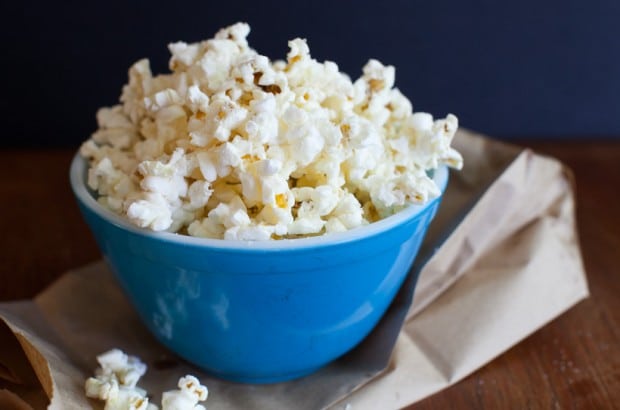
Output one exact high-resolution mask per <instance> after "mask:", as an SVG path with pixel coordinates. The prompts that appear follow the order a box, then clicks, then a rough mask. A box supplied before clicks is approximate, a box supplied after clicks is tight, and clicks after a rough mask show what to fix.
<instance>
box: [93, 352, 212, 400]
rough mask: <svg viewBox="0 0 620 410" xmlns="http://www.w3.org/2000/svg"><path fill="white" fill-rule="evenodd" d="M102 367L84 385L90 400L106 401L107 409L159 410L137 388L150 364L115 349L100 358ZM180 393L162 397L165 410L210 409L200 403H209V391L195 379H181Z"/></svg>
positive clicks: (174, 392)
mask: <svg viewBox="0 0 620 410" xmlns="http://www.w3.org/2000/svg"><path fill="white" fill-rule="evenodd" d="M97 361H98V362H99V364H100V366H101V367H99V368H98V369H97V370H96V372H95V373H96V376H95V377H89V378H88V379H87V380H86V383H85V384H84V392H85V394H86V397H90V398H93V399H97V400H102V401H105V407H104V410H158V409H159V407H157V406H156V405H155V404H153V403H150V402H149V398H148V395H147V392H146V390H144V389H141V388H140V387H137V386H136V383H137V382H138V379H139V378H140V377H142V376H143V375H144V373H145V372H146V365H145V364H144V363H142V361H140V359H139V358H137V357H135V356H128V355H126V354H125V353H124V352H122V351H121V350H119V349H112V350H109V351H107V352H105V353H102V354H101V355H99V356H97ZM177 387H178V389H177V390H169V391H166V392H163V394H162V401H161V404H162V410H206V408H205V407H204V406H203V405H202V404H199V402H204V401H205V400H207V397H208V395H209V390H208V389H207V386H203V385H202V384H201V383H200V380H198V379H197V378H196V377H195V376H192V375H186V376H183V377H181V378H180V379H179V381H178V383H177Z"/></svg>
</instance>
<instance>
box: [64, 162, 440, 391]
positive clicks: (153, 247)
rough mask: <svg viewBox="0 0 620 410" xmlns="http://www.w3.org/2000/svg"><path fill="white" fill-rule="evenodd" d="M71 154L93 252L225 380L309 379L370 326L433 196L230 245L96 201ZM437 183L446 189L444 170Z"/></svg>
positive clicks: (415, 245) (146, 310) (187, 350)
mask: <svg viewBox="0 0 620 410" xmlns="http://www.w3.org/2000/svg"><path fill="white" fill-rule="evenodd" d="M87 169H88V163H87V161H86V160H85V159H83V158H82V157H80V156H79V155H76V156H75V158H74V159H73V162H72V164H71V171H70V179H71V186H72V188H73V192H74V194H75V196H76V198H77V202H78V204H79V207H80V210H81V212H82V214H83V216H84V218H85V220H86V222H87V223H88V225H89V226H90V229H91V230H92V233H93V234H94V236H95V238H96V241H97V243H98V245H99V247H100V249H101V252H102V254H103V256H104V258H105V260H106V261H107V263H108V264H109V266H110V268H111V270H112V271H113V272H114V274H115V276H116V278H117V279H118V282H119V283H120V285H121V287H122V288H123V290H124V291H125V293H126V295H127V296H128V298H129V300H130V301H131V303H132V304H133V306H134V307H135V309H136V311H137V312H138V314H139V316H140V318H141V319H142V321H143V322H144V324H145V325H146V326H147V327H148V328H149V329H150V331H151V332H152V333H153V334H154V335H155V336H156V338H157V339H158V340H159V341H160V342H161V343H163V344H164V345H165V346H167V347H168V348H169V349H170V350H172V351H173V352H175V353H176V354H178V355H179V356H181V357H183V358H184V359H186V360H187V361H189V362H190V363H193V364H195V365H197V366H199V367H200V368H202V369H204V370H206V371H208V372H209V373H211V374H213V375H215V376H218V377H221V378H224V379H228V380H232V381H238V382H249V383H268V382H278V381H285V380H290V379H294V378H297V377H301V376H304V375H307V374H309V373H311V372H313V371H315V370H317V369H318V368H320V367H322V366H324V365H325V364H327V363H329V362H331V361H332V360H334V359H336V358H338V357H339V356H341V355H343V354H344V353H346V352H347V351H349V350H351V349H352V348H353V347H355V346H356V345H357V344H358V343H359V342H360V341H361V340H362V339H363V338H364V337H365V336H366V335H367V334H368V333H369V332H370V331H371V330H372V329H373V327H374V326H375V325H376V324H377V322H378V321H379V319H380V318H381V316H382V315H383V313H384V312H385V311H386V309H387V307H388V305H389V304H390V302H391V301H392V299H393V298H394V296H395V294H396V292H397V291H398V289H399V287H400V286H401V284H402V282H403V280H404V279H405V276H406V275H407V273H408V271H409V269H410V267H411V264H412V262H413V259H414V258H415V256H416V253H417V252H418V249H419V247H420V244H421V242H422V239H423V238H424V235H425V233H426V230H427V228H428V225H429V223H430V222H431V220H432V219H433V216H434V215H435V212H436V210H437V207H438V206H439V203H440V199H441V197H439V198H435V199H433V200H431V201H430V202H428V203H426V204H425V205H420V206H418V205H416V206H409V207H408V208H406V209H405V210H403V211H401V212H399V213H397V214H395V215H393V216H390V217H388V218H385V219H383V220H381V221H378V222H375V223H371V224H369V225H366V226H363V227H360V228H357V229H353V230H350V231H348V232H343V233H333V234H327V235H322V236H317V237H310V238H302V239H288V240H277V241H275V240H274V241H260V242H244V241H228V240H218V239H203V238H195V237H190V236H185V235H179V234H174V233H165V232H164V233H162V232H152V231H149V230H146V229H141V228H138V227H136V226H134V225H133V224H131V223H130V222H128V221H127V220H126V219H124V218H123V217H122V216H119V215H117V214H115V213H113V212H111V211H109V210H107V209H105V208H104V207H102V206H101V205H99V204H98V203H97V201H96V200H95V198H94V196H93V193H92V192H91V191H89V189H88V187H87V184H86V180H87V179H86V176H87ZM434 179H435V181H436V182H437V184H438V186H439V187H440V188H441V190H442V192H443V191H444V189H445V187H446V184H447V179H448V171H447V169H446V168H440V169H438V170H436V171H435V173H434Z"/></svg>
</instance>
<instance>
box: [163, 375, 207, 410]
mask: <svg viewBox="0 0 620 410" xmlns="http://www.w3.org/2000/svg"><path fill="white" fill-rule="evenodd" d="M178 387H179V389H178V390H170V391H167V392H164V393H163V395H162V399H161V405H162V410H206V408H205V406H203V405H201V404H198V402H201V401H205V400H207V396H208V395H209V390H208V389H207V387H206V386H203V385H202V384H200V381H199V380H198V379H197V378H196V377H194V376H191V375H187V376H185V377H181V378H180V379H179V384H178Z"/></svg>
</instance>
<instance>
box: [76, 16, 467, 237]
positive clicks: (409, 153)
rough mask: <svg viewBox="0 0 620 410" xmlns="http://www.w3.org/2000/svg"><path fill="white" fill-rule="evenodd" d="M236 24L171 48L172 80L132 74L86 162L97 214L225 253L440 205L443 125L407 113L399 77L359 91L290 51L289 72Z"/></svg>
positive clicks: (301, 45) (101, 119) (293, 44)
mask: <svg viewBox="0 0 620 410" xmlns="http://www.w3.org/2000/svg"><path fill="white" fill-rule="evenodd" d="M249 32H250V27H249V26H248V25H247V24H244V23H237V24H234V25H232V26H230V27H227V28H224V29H222V30H220V31H219V32H218V33H217V34H216V35H215V37H214V38H213V39H210V40H206V41H202V42H198V43H194V44H187V43H184V42H177V43H173V44H170V45H169V47H168V48H169V50H170V52H171V54H172V57H171V58H170V69H171V70H172V72H171V73H169V74H162V75H153V74H152V73H151V69H150V66H149V62H148V60H140V61H138V62H137V63H135V64H134V65H133V66H132V67H131V68H130V70H129V81H128V84H127V85H125V86H124V87H123V91H122V95H121V104H120V105H116V106H114V107H110V108H102V109H101V110H99V112H98V114H97V121H98V125H99V129H98V130H97V131H96V132H95V133H94V134H93V135H92V137H91V139H90V140H88V141H86V142H85V143H84V144H83V145H82V148H81V150H80V152H81V154H82V155H83V156H84V157H87V158H88V159H89V160H90V170H89V174H88V184H89V186H90V188H91V189H92V190H94V191H96V193H97V195H98V201H99V203H100V204H102V205H103V206H106V207H108V208H110V209H111V210H113V211H114V212H117V213H119V214H121V215H125V216H126V217H127V218H128V219H129V220H130V221H131V222H133V223H134V224H136V225H138V226H140V227H144V228H148V229H152V230H155V231H169V232H178V233H182V234H188V235H192V236H199V237H209V238H219V239H231V240H248V241H257V240H269V239H279V238H296V237H303V236H313V235H320V234H326V233H331V232H341V231H346V230H349V229H354V228H356V227H359V226H363V225H366V224H368V223H372V222H374V221H376V220H378V219H381V218H385V217H388V216H390V215H392V214H394V213H396V212H398V211H399V210H401V209H403V208H404V207H406V206H407V205H408V204H411V203H424V202H426V201H428V200H429V199H432V198H434V197H436V196H437V195H439V194H440V192H439V189H438V187H437V186H436V185H435V183H434V181H433V180H432V178H430V177H429V172H430V171H432V170H434V169H436V168H437V167H440V166H442V165H448V166H450V167H453V168H457V169H459V168H461V166H462V157H461V155H460V154H459V153H458V152H457V151H456V150H455V149H454V148H452V147H451V145H450V144H451V142H452V139H453V137H454V133H455V132H456V130H457V128H458V120H457V118H456V117H455V116H454V115H452V114H449V115H448V116H447V117H446V118H445V119H439V120H434V119H433V117H432V115H430V114H427V113H420V112H413V109H412V105H411V102H410V101H409V100H408V99H407V98H406V97H405V96H404V95H403V94H402V93H401V92H400V91H399V90H398V89H396V88H394V84H395V69H394V67H392V66H385V65H383V64H381V63H380V62H379V61H377V60H373V59H371V60H369V62H368V63H367V64H366V65H365V66H364V68H363V73H362V76H361V77H360V78H358V79H357V80H355V81H351V79H350V78H349V77H348V76H347V75H346V74H344V73H342V72H340V71H339V70H338V66H337V65H336V64H335V63H333V62H330V61H326V62H323V63H321V62H318V61H316V60H314V59H313V58H312V57H311V56H310V49H309V47H308V44H307V42H306V40H304V39H299V38H297V39H294V40H291V41H290V42H289V43H288V45H289V49H290V50H289V52H288V54H287V58H286V61H275V62H271V61H270V60H269V59H268V58H267V57H265V56H263V55H260V54H259V53H257V52H256V51H255V50H253V49H252V48H250V46H249V45H248V42H247V36H248V34H249Z"/></svg>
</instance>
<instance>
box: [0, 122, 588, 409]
mask: <svg viewBox="0 0 620 410" xmlns="http://www.w3.org/2000/svg"><path fill="white" fill-rule="evenodd" d="M454 145H455V146H456V148H457V149H458V150H459V151H460V152H461V153H462V154H463V156H464V159H465V168H464V169H463V170H462V171H460V172H456V173H452V174H451V177H450V178H451V180H450V182H449V187H448V190H447V192H446V194H445V198H444V199H443V202H442V205H441V208H440V210H439V212H438V214H437V216H436V219H435V221H434V222H433V224H432V226H431V229H430V230H429V233H428V235H427V238H426V240H425V242H424V245H423V247H422V249H421V250H420V254H419V256H418V258H417V260H416V262H415V263H414V266H413V267H412V270H411V272H410V275H409V277H408V279H407V280H406V282H405V283H404V285H403V287H402V289H401V290H400V292H399V294H398V295H397V297H396V299H395V301H394V303H393V304H392V306H391V307H390V309H389V310H388V312H387V313H386V315H385V316H384V318H383V319H382V321H381V322H380V323H379V325H378V326H377V328H376V329H375V330H374V331H373V332H372V333H371V334H370V335H369V337H367V338H366V339H365V340H364V341H363V342H362V343H361V344H360V345H359V346H358V347H357V348H356V349H354V350H353V351H351V352H350V353H348V354H346V355H345V356H343V357H342V358H340V359H338V360H337V361H335V362H333V363H331V364H330V365H328V366H326V367H325V368H323V369H321V370H319V371H318V372H317V373H315V374H313V375H310V376H308V377H305V378H303V379H300V380H296V381H291V382H287V383H278V384H272V385H246V384H237V383H231V382H225V381H222V380H218V379H215V378H213V377H210V376H209V375H207V374H205V373H203V372H201V371H200V370H198V369H196V368H194V367H192V366H191V365H190V364H188V363H186V362H184V361H182V360H181V359H179V358H177V357H175V356H174V355H173V354H172V353H170V352H168V351H167V350H166V349H165V348H163V347H162V346H161V345H159V344H158V343H157V342H156V341H155V339H154V338H153V337H152V336H151V335H150V333H148V331H147V330H146V328H145V327H144V326H143V325H142V324H141V323H140V321H139V319H138V317H137V315H136V314H135V313H134V312H133V310H132V308H131V306H130V305H129V303H128V301H127V300H126V298H125V296H124V295H123V293H122V292H121V291H120V289H119V287H118V286H117V285H116V283H115V281H114V279H113V277H112V275H111V273H110V272H109V270H108V269H107V267H106V265H105V264H104V263H103V262H96V263H93V264H91V265H88V266H85V267H82V268H79V269H76V270H74V271H70V272H67V273H66V274H64V275H63V276H62V277H61V278H60V279H59V280H58V281H57V282H55V283H54V284H53V285H52V286H50V287H49V288H48V289H46V290H45V291H44V292H42V293H41V294H40V295H38V296H37V297H36V298H35V299H34V300H32V301H20V302H11V303H4V304H1V305H0V319H1V320H0V346H2V350H1V351H0V408H24V409H28V408H45V406H47V407H48V408H49V409H84V408H102V406H101V404H100V403H99V402H96V401H93V400H89V399H87V398H86V397H85V396H84V393H83V385H84V381H85V379H86V378H87V377H88V376H90V375H92V374H93V372H94V369H95V367H96V366H97V364H96V361H95V356H96V355H97V354H99V353H101V352H103V351H106V350H108V349H110V348H113V347H117V348H120V349H122V350H124V351H126V352H127V353H130V354H133V355H137V356H139V357H141V358H142V359H143V360H144V361H145V362H146V363H147V364H148V365H149V371H148V372H147V374H146V375H145V376H144V378H143V379H141V380H140V383H139V385H140V386H141V387H143V388H145V389H146V390H147V391H148V392H149V393H150V394H151V395H152V402H154V403H159V402H160V398H161V392H162V391H165V390H170V389H173V388H174V387H175V386H176V381H177V379H178V378H179V377H180V376H183V375H185V374H194V375H196V376H198V377H199V378H200V379H201V381H202V382H203V383H204V384H206V385H207V386H208V387H209V391H210V393H209V400H208V402H207V404H208V406H209V408H212V409H225V410H229V409H230V410H232V409H280V408H295V409H322V408H332V409H343V408H346V407H347V406H348V405H350V406H351V408H352V409H354V410H361V409H376V408H381V409H397V408H401V407H404V406H407V405H409V404H411V403H414V402H416V401H418V400H420V399H422V398H424V397H427V396H429V395H431V394H433V393H435V392H437V391H439V390H441V389H444V388H446V387H448V386H450V385H451V384H454V383H456V382H458V381H459V380H461V379H463V378H464V377H466V376H467V375H469V374H471V373H472V372H474V371H475V370H476V369H478V368H480V367H481V366H483V365H484V364H486V363H487V362H489V361H490V360H492V359H493V358H495V357H497V356H498V355H500V354H501V353H502V352H504V351H506V350H508V349H509V348H510V347H511V346H513V345H515V344H516V343H518V342H519V341H520V340H522V339H523V338H525V337H527V336H528V335H529V334H531V333H533V332H534V331H536V330H537V329H539V328H540V327H541V326H543V325H544V324H545V323H547V322H549V321H550V320H552V319H553V318H555V317H557V316H558V315H560V314H561V313H562V312H564V311H565V310H567V309H568V308H570V307H571V306H573V305H574V304H575V303H577V302H578V301H579V300H581V299H583V298H585V297H587V296H588V288H587V282H586V277H585V273H584V269H583V263H582V261H581V255H580V252H579V244H578V237H577V233H576V224H575V209H574V206H575V203H574V197H573V189H572V184H573V180H572V176H571V173H570V171H569V170H568V169H567V168H565V167H564V166H563V165H562V164H561V163H559V162H558V161H556V160H554V159H552V158H548V157H543V156H540V155H537V154H535V153H533V152H532V151H530V150H527V149H522V148H519V147H516V146H512V145H508V144H504V143H500V142H497V141H493V140H491V139H488V138H485V137H483V136H480V135H476V134H473V133H470V132H467V131H459V132H458V133H457V136H456V138H455V142H454ZM416 281H417V286H416ZM414 287H415V297H414V298H413V300H414V302H413V304H412V303H411V302H412V297H413V293H414V292H413V289H414ZM20 406H21V407H20Z"/></svg>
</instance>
